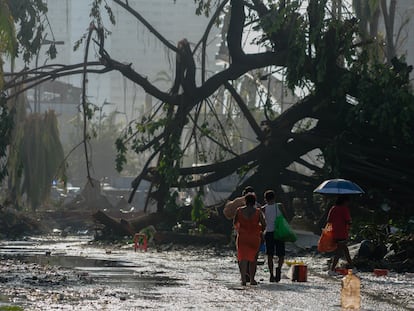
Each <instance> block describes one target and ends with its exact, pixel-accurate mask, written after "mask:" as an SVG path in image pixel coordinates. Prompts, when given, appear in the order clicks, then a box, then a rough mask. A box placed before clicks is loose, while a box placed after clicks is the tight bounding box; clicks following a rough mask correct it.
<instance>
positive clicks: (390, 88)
mask: <svg viewBox="0 0 414 311" xmlns="http://www.w3.org/2000/svg"><path fill="white" fill-rule="evenodd" d="M391 62H392V66H391V67H390V66H388V65H387V64H382V63H376V64H372V65H370V66H368V64H366V63H363V64H356V66H355V68H354V69H355V70H357V71H358V74H359V75H360V77H361V78H360V80H359V83H358V93H359V96H358V103H359V104H358V105H356V106H355V107H354V109H353V110H352V114H351V116H350V122H352V125H353V129H354V131H356V132H363V131H362V130H363V128H364V127H366V126H367V125H369V126H371V127H373V128H375V129H376V130H377V131H378V132H377V133H378V134H380V135H383V137H388V138H389V139H390V140H391V141H392V142H403V143H413V138H414V137H413V135H414V133H413V124H414V95H413V93H412V90H411V85H410V79H409V74H410V72H411V71H412V69H413V68H412V66H408V65H407V63H405V61H404V59H397V58H394V59H392V61H391Z"/></svg>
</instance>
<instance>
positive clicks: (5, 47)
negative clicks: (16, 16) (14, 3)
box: [0, 0, 17, 87]
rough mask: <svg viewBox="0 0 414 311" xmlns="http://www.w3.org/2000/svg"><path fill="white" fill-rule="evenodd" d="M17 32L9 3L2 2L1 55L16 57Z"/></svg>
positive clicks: (0, 15)
mask: <svg viewBox="0 0 414 311" xmlns="http://www.w3.org/2000/svg"><path fill="white" fill-rule="evenodd" d="M15 31H16V29H15V27H14V20H13V16H12V13H11V11H10V9H9V5H8V4H7V1H4V0H2V1H0V55H1V54H2V53H6V54H7V55H10V56H12V58H13V57H14V56H16V54H17V40H16V33H15ZM0 70H1V66H0ZM0 74H1V71H0ZM1 86H2V85H1V84H0V87H1Z"/></svg>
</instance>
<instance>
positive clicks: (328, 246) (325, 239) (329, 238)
mask: <svg viewBox="0 0 414 311" xmlns="http://www.w3.org/2000/svg"><path fill="white" fill-rule="evenodd" d="M337 247H338V246H337V244H336V242H335V240H334V238H333V230H332V224H331V223H330V222H328V223H327V224H326V226H325V228H324V229H322V234H321V237H320V238H319V241H318V251H319V252H321V253H325V252H326V253H328V252H333V251H335V250H336V248H337Z"/></svg>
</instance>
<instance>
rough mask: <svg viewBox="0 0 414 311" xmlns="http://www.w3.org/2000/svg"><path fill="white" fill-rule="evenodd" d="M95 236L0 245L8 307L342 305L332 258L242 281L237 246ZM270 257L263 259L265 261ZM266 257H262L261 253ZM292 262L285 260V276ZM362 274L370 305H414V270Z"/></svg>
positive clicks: (0, 278) (2, 297)
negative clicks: (139, 246)
mask: <svg viewBox="0 0 414 311" xmlns="http://www.w3.org/2000/svg"><path fill="white" fill-rule="evenodd" d="M90 239H91V237H67V238H56V237H43V238H28V239H26V240H25V241H2V242H0V257H1V268H0V271H1V272H0V307H1V306H20V307H21V308H22V309H23V310H142V309H149V310H151V309H154V310H340V306H339V303H340V286H341V281H340V280H341V278H339V277H338V278H332V277H327V276H326V272H325V271H324V270H326V261H327V258H324V257H319V256H316V257H312V256H305V257H290V258H289V256H288V258H287V259H288V260H289V259H295V260H303V261H304V262H305V263H306V264H307V265H308V270H309V271H308V281H307V282H306V283H296V282H292V281H291V280H290V279H288V278H287V277H286V276H284V277H283V278H282V280H281V282H280V283H278V284H277V283H269V281H268V272H267V265H266V263H264V265H260V266H258V273H257V280H258V281H259V285H258V286H247V287H245V288H243V287H241V286H240V282H239V273H238V270H237V269H238V268H237V263H236V260H235V252H234V251H233V250H231V249H213V248H211V249H210V248H206V249H202V248H180V249H177V248H176V247H175V246H173V245H164V246H162V247H159V248H158V249H156V248H149V250H148V252H146V253H145V252H136V253H135V252H134V250H133V246H132V244H129V245H115V246H106V247H100V246H96V245H93V244H90V243H89V241H90ZM261 259H262V261H263V258H261ZM259 260H260V258H259ZM287 271H288V267H287V266H286V265H285V267H284V269H283V274H286V273H287ZM358 275H359V276H360V277H361V284H362V288H361V293H362V310H376V311H377V310H414V275H413V274H409V273H405V274H396V273H390V274H389V275H388V276H387V277H376V276H373V275H372V274H371V273H359V274H358Z"/></svg>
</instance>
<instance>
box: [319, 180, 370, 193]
mask: <svg viewBox="0 0 414 311" xmlns="http://www.w3.org/2000/svg"><path fill="white" fill-rule="evenodd" d="M313 192H316V193H320V194H361V193H365V192H364V190H362V189H361V187H360V186H358V185H357V184H356V183H353V182H352V181H349V180H346V179H329V180H325V181H324V182H323V183H321V184H320V185H319V186H318V187H317V188H316V189H315V190H313Z"/></svg>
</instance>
